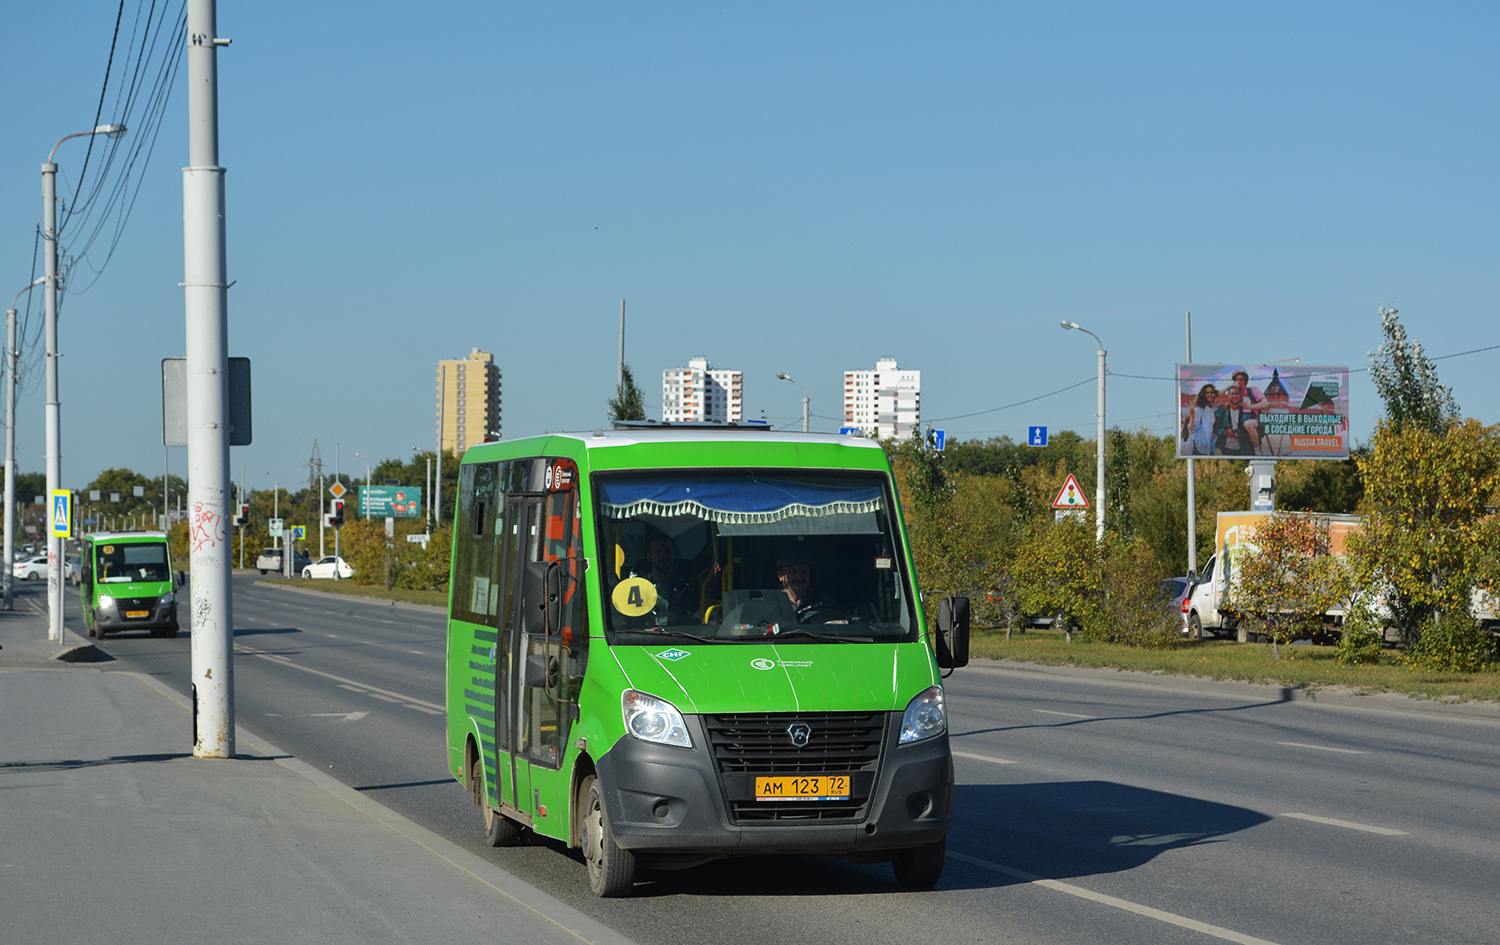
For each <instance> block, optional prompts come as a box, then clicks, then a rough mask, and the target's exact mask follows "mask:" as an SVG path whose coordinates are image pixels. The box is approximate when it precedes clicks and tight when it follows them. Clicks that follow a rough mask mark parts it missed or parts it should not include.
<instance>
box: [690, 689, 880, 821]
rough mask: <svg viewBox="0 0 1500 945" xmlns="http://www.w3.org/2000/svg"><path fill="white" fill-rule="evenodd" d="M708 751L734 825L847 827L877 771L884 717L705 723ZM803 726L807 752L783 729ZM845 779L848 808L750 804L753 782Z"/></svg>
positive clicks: (826, 715) (757, 715)
mask: <svg viewBox="0 0 1500 945" xmlns="http://www.w3.org/2000/svg"><path fill="white" fill-rule="evenodd" d="M702 718H703V724H704V728H705V729H706V731H707V734H708V745H709V751H710V752H711V753H712V754H713V758H714V764H715V766H716V767H717V769H718V772H719V780H720V781H721V782H722V783H723V785H724V795H725V797H727V798H728V799H729V805H730V816H731V817H732V818H733V819H734V820H735V821H737V822H756V823H766V822H777V823H799V822H804V823H805V822H807V821H851V820H858V819H860V818H861V817H862V816H863V815H864V812H865V806H866V805H867V804H868V802H869V799H870V794H871V792H872V791H873V790H874V787H875V782H876V778H877V776H878V774H879V771H880V751H881V746H882V745H883V744H884V742H885V724H886V713H884V712H753V713H752V712H741V713H735V714H731V715H705V716H703V717H702ZM794 723H801V724H804V725H807V726H808V727H809V728H810V729H811V730H812V734H811V737H810V738H809V739H808V743H807V745H806V746H804V747H802V748H798V747H796V746H794V745H793V744H792V740H791V737H790V736H789V735H788V733H787V729H788V728H789V727H790V726H791V725H793V724H794ZM795 774H847V775H848V776H849V781H850V786H851V791H850V797H849V799H848V800H847V801H757V800H756V799H755V778H756V776H767V775H795Z"/></svg>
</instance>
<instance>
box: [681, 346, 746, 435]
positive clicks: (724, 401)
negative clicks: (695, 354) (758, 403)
mask: <svg viewBox="0 0 1500 945" xmlns="http://www.w3.org/2000/svg"><path fill="white" fill-rule="evenodd" d="M743 416H744V375H742V374H741V373H740V372H739V371H719V370H715V369H714V368H713V367H712V366H711V365H710V364H709V363H708V359H707V358H692V359H690V360H689V361H688V366H687V367H685V368H667V369H666V370H665V371H662V372H661V418H662V419H663V420H665V421H666V422H668V423H683V422H688V421H695V420H696V421H699V422H704V421H707V422H712V423H738V422H740V420H741V419H742V418H743Z"/></svg>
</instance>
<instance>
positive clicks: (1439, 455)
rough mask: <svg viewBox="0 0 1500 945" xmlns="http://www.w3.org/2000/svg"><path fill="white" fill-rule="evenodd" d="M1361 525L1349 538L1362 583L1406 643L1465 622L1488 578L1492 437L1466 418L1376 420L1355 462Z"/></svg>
mask: <svg viewBox="0 0 1500 945" xmlns="http://www.w3.org/2000/svg"><path fill="white" fill-rule="evenodd" d="M1359 467H1360V473H1361V475H1362V476H1363V478H1364V482H1365V506H1364V524H1363V526H1362V527H1361V529H1360V530H1359V532H1358V533H1356V534H1355V535H1354V536H1353V537H1352V538H1351V541H1350V550H1351V552H1352V560H1353V563H1354V567H1355V576H1356V578H1357V579H1358V580H1359V582H1360V584H1361V586H1364V587H1370V588H1382V589H1384V591H1385V596H1386V599H1387V602H1388V604H1389V606H1390V610H1391V618H1392V621H1393V622H1394V624H1395V625H1396V627H1397V628H1399V629H1400V631H1401V638H1402V642H1403V643H1404V644H1406V645H1408V646H1412V645H1415V644H1417V643H1418V642H1419V640H1420V637H1421V634H1422V628H1423V626H1424V625H1426V624H1429V623H1432V622H1434V621H1439V622H1440V621H1443V620H1444V619H1445V618H1456V617H1462V616H1467V615H1469V606H1470V603H1469V598H1470V592H1471V591H1472V589H1473V588H1474V587H1475V586H1476V585H1488V584H1490V583H1491V582H1493V581H1494V579H1495V574H1494V570H1495V569H1494V567H1493V561H1494V556H1493V553H1492V551H1490V550H1488V549H1493V548H1494V547H1495V543H1496V541H1497V540H1500V523H1497V522H1496V516H1494V515H1491V514H1488V513H1487V512H1486V509H1485V507H1486V505H1492V504H1493V503H1494V501H1495V500H1494V494H1495V491H1496V489H1497V488H1500V431H1497V430H1496V428H1494V427H1486V426H1484V425H1483V424H1481V423H1479V421H1477V420H1473V419H1469V420H1465V421H1464V422H1462V423H1457V424H1453V425H1451V426H1449V427H1447V428H1445V429H1442V430H1436V431H1435V430H1433V429H1432V428H1431V427H1429V426H1425V425H1422V424H1417V423H1407V424H1406V425H1405V426H1400V427H1398V426H1397V425H1396V423H1395V421H1394V420H1387V421H1381V423H1380V426H1379V428H1378V429H1377V432H1376V434H1375V441H1374V443H1373V444H1372V445H1371V447H1370V449H1369V450H1368V451H1367V452H1366V453H1365V455H1363V456H1362V457H1360V460H1359Z"/></svg>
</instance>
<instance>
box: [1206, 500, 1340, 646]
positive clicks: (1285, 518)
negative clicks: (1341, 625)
mask: <svg viewBox="0 0 1500 945" xmlns="http://www.w3.org/2000/svg"><path fill="white" fill-rule="evenodd" d="M1226 566H1228V565H1226ZM1233 567H1234V568H1235V569H1236V571H1237V572H1238V574H1237V577H1236V578H1235V588H1234V607H1235V610H1236V611H1237V612H1238V613H1239V615H1240V618H1241V619H1242V620H1243V619H1245V618H1249V619H1252V620H1254V621H1256V622H1257V623H1258V624H1259V625H1260V630H1261V631H1262V632H1264V633H1265V634H1266V635H1267V636H1269V637H1270V638H1271V655H1272V657H1273V658H1275V659H1280V658H1281V650H1280V644H1282V643H1290V642H1291V641H1292V640H1296V639H1300V638H1304V637H1313V636H1316V635H1318V634H1319V633H1321V632H1322V631H1323V630H1325V629H1326V621H1325V617H1324V615H1325V614H1327V613H1328V611H1329V609H1331V608H1333V607H1335V606H1337V605H1338V604H1339V602H1340V601H1343V600H1344V599H1346V598H1347V597H1348V596H1349V587H1350V585H1349V580H1348V571H1347V569H1346V568H1345V566H1344V563H1343V562H1342V561H1340V560H1339V558H1337V557H1335V556H1334V555H1333V554H1332V553H1331V548H1330V538H1329V530H1328V520H1327V519H1326V518H1323V517H1321V516H1317V515H1305V514H1295V513H1285V512H1283V513H1278V514H1275V515H1272V516H1271V517H1270V518H1269V519H1268V520H1267V521H1266V524H1264V525H1262V526H1260V527H1259V528H1257V529H1256V530H1255V536H1254V539H1253V541H1245V540H1243V539H1242V540H1241V542H1240V544H1239V546H1238V548H1237V554H1236V556H1235V559H1234V561H1233Z"/></svg>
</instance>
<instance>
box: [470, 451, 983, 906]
mask: <svg viewBox="0 0 1500 945" xmlns="http://www.w3.org/2000/svg"><path fill="white" fill-rule="evenodd" d="M918 594H919V592H918V588H917V583H916V577H915V575H914V574H913V572H912V565H911V555H910V552H909V550H908V546H907V541H906V536H905V530H904V526H903V523H902V518H901V512H900V505H899V502H898V499H897V496H896V491H895V487H894V484H893V481H892V476H891V467H890V463H889V461H888V460H887V458H886V454H885V451H884V450H883V449H881V447H880V446H879V444H878V443H875V442H873V441H871V440H867V439H864V438H862V437H858V436H845V435H824V434H802V433H796V434H793V433H780V432H773V431H770V430H769V429H767V428H766V427H765V426H764V425H761V424H748V425H743V426H733V425H721V426H713V425H706V424H671V425H667V424H653V423H649V422H640V423H616V424H615V425H614V428H613V429H611V430H595V431H592V432H591V433H557V434H550V435H545V436H537V437H531V438H527V439H520V440H510V441H502V442H495V443H486V444H482V445H478V446H475V447H472V448H470V449H469V450H468V451H467V452H466V453H465V454H464V457H463V461H462V465H461V467H460V475H459V486H458V490H457V499H456V501H455V517H454V537H453V559H452V574H451V581H450V585H449V613H448V621H447V627H448V629H447V641H446V700H447V721H448V726H447V728H448V764H449V770H450V773H451V774H452V775H453V777H454V778H455V779H456V780H458V781H460V782H462V783H463V784H464V786H465V787H466V788H468V790H469V791H470V792H471V793H472V796H473V799H474V804H475V806H476V807H478V808H479V810H480V814H481V818H482V823H483V826H484V834H485V838H486V840H487V842H488V843H489V844H490V845H493V846H506V845H511V844H515V843H517V842H519V841H520V840H521V839H522V837H523V835H524V832H525V831H531V832H534V833H535V834H537V835H540V836H544V837H551V838H554V839H556V840H559V841H561V842H563V843H565V844H567V845H568V846H570V847H575V848H577V847H581V848H582V851H583V855H584V861H585V863H586V865H587V868H588V877H589V885H590V888H591V890H592V891H593V893H594V894H595V895H597V896H606V897H615V896H626V895H629V894H630V893H631V891H632V886H633V883H634V881H635V877H636V873H637V870H638V869H658V870H667V869H681V868H687V867H692V866H695V865H698V864H701V863H704V862H707V861H710V860H713V859H717V858H721V857H728V856H736V855H748V854H781V853H808V854H830V855H836V856H842V857H845V858H848V859H851V860H855V861H858V862H883V861H888V862H890V863H891V864H892V865H893V867H894V870H895V876H896V879H897V881H898V882H899V883H900V884H902V885H904V886H910V887H919V888H920V887H928V886H931V885H933V884H934V883H936V882H937V880H938V878H939V876H940V875H941V873H942V869H943V861H944V856H945V843H946V840H945V838H946V835H947V832H948V824H949V821H950V818H951V814H952V805H953V761H952V756H951V754H950V751H949V746H948V727H947V715H946V709H945V706H944V701H943V688H942V683H941V678H942V674H941V670H942V669H951V668H953V667H957V666H962V665H964V664H965V663H966V662H967V661H968V631H969V627H968V601H967V599H965V598H962V597H944V598H942V599H940V600H938V601H937V602H936V604H937V606H936V608H935V611H936V618H937V620H936V622H937V624H938V627H937V628H936V632H935V633H934V634H933V637H932V638H931V639H929V636H928V632H927V626H926V621H925V617H924V614H923V608H922V605H921V600H920V598H919V596H918Z"/></svg>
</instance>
